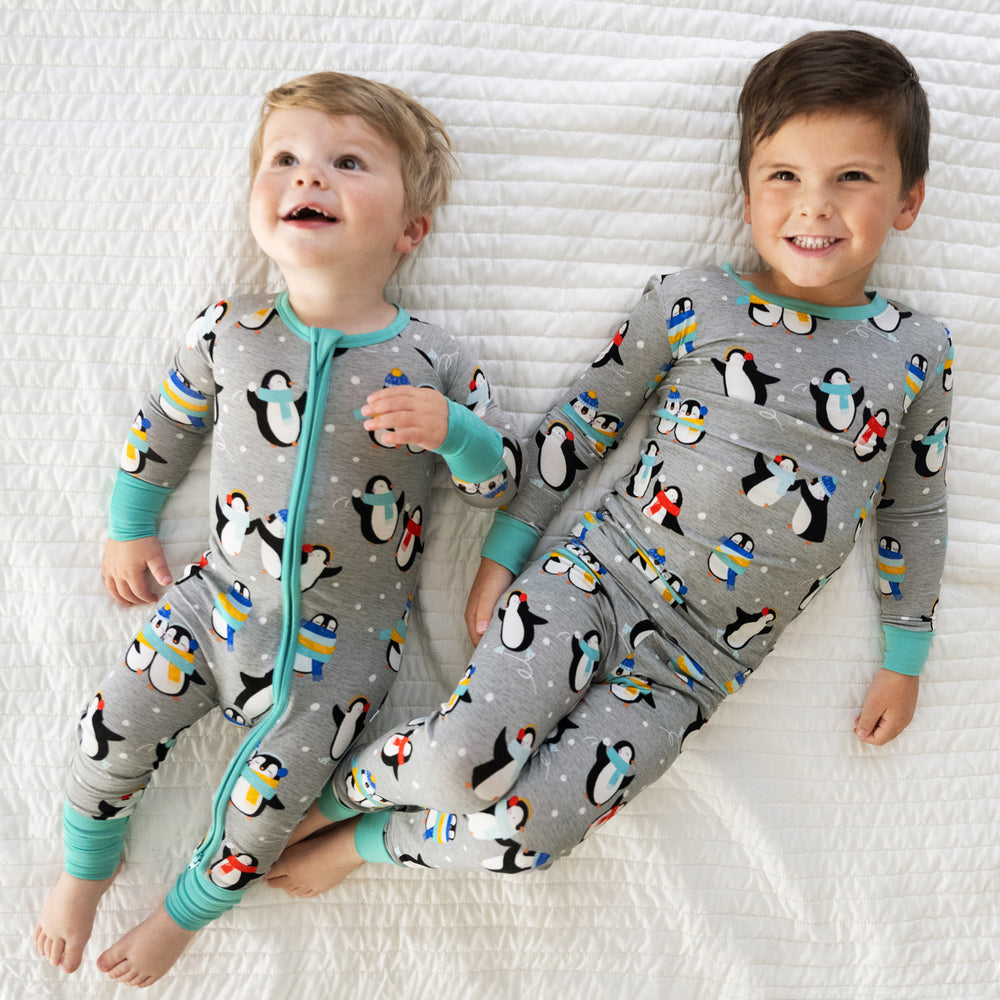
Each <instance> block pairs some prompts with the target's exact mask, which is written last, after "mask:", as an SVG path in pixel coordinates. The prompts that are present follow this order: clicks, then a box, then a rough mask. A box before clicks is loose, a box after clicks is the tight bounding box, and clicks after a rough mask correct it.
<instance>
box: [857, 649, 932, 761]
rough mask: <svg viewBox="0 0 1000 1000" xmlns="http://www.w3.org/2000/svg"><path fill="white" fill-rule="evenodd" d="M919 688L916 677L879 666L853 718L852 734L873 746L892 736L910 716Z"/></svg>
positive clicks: (914, 707) (905, 725) (898, 731)
mask: <svg viewBox="0 0 1000 1000" xmlns="http://www.w3.org/2000/svg"><path fill="white" fill-rule="evenodd" d="M919 688H920V678H919V677H909V676H907V675H906V674H897V673H896V672H895V671H893V670H886V669H884V668H883V669H881V670H879V672H878V673H877V674H876V675H875V677H874V678H873V679H872V682H871V684H870V685H869V686H868V693H867V694H866V695H865V701H864V704H863V705H862V706H861V714H860V715H859V716H858V717H857V718H856V719H855V720H854V735H855V736H857V738H858V739H859V740H861V742H862V743H871V744H874V745H875V746H882V745H883V744H885V743H888V742H889V740H892V739H895V738H896V737H897V736H898V735H899V734H900V733H901V732H902V731H903V730H904V729H905V728H906V727H907V726H908V725H909V724H910V719H912V718H913V712H914V710H915V709H916V707H917V692H918V690H919Z"/></svg>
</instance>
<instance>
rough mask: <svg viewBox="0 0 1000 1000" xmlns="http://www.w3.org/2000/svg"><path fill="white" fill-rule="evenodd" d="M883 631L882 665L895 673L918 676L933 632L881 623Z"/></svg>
mask: <svg viewBox="0 0 1000 1000" xmlns="http://www.w3.org/2000/svg"><path fill="white" fill-rule="evenodd" d="M882 631H883V632H884V633H885V658H884V660H883V662H882V666H883V667H884V668H885V669H886V670H891V671H892V672H893V673H896V674H906V675H907V676H908V677H919V676H920V671H921V670H923V667H924V664H925V663H926V662H927V656H928V654H929V653H930V651H931V641H932V640H933V638H934V633H933V632H931V631H925V632H915V631H914V630H913V629H908V628H899V627H898V626H896V625H883V626H882Z"/></svg>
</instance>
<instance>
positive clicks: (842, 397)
mask: <svg viewBox="0 0 1000 1000" xmlns="http://www.w3.org/2000/svg"><path fill="white" fill-rule="evenodd" d="M851 383H852V379H851V376H850V375H848V374H847V372H845V371H844V369H843V368H831V369H830V370H829V371H828V372H827V373H826V374H825V375H824V376H823V379H822V381H820V380H819V379H814V380H813V381H812V382H810V383H809V392H810V393H811V394H812V398H813V399H814V400H815V402H816V421H817V423H818V424H819V425H820V427H822V428H823V429H824V430H827V431H830V432H831V433H832V434H839V433H842V432H843V431H846V430H847V428H848V427H850V426H851V424H853V423H854V416H855V414H856V413H857V408H858V407H859V406H860V405H861V401H862V400H863V399H864V398H865V390H864V387H861V388H859V389H858V390H857V392H851Z"/></svg>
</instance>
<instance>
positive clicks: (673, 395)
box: [656, 385, 681, 437]
mask: <svg viewBox="0 0 1000 1000" xmlns="http://www.w3.org/2000/svg"><path fill="white" fill-rule="evenodd" d="M680 412H681V391H680V389H678V388H677V386H676V385H672V386H671V387H670V388H669V389H668V390H667V395H666V396H665V397H664V399H663V405H662V406H661V407H660V408H659V409H658V410H657V411H656V415H657V417H659V419H658V420H657V422H656V433H657V434H661V435H662V436H663V437H670V435H671V434H673V432H674V428H675V427H676V426H677V417H678V414H679V413H680Z"/></svg>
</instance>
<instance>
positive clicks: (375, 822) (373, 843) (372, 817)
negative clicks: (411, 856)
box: [354, 809, 397, 865]
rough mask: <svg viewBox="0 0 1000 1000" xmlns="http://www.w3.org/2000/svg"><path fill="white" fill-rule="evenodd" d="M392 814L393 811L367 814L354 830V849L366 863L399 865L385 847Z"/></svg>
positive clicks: (387, 810) (383, 810)
mask: <svg viewBox="0 0 1000 1000" xmlns="http://www.w3.org/2000/svg"><path fill="white" fill-rule="evenodd" d="M392 813H393V810H392V809H382V810H380V811H379V812H372V813H365V815H364V816H362V817H361V819H360V820H359V821H358V825H357V826H356V827H355V828H354V849H355V850H356V851H357V852H358V854H359V855H360V856H361V857H362V859H364V860H365V861H370V862H372V863H373V864H376V865H384V864H393V865H394V864H396V863H397V862H396V859H395V858H394V857H393V856H392V855H391V854H390V853H389V851H388V849H387V848H386V846H385V828H386V826H387V825H388V823H389V820H390V819H391V818H392Z"/></svg>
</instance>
